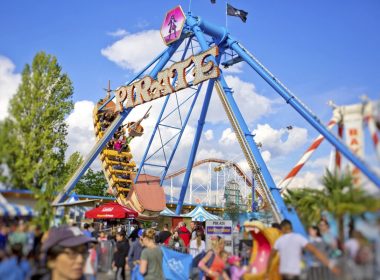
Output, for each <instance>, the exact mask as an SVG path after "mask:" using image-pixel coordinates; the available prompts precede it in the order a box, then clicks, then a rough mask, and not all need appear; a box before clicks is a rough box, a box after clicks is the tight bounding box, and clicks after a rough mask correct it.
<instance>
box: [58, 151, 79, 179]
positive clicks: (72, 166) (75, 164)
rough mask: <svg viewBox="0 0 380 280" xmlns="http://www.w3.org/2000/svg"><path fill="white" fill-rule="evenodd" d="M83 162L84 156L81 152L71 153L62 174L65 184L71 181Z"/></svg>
mask: <svg viewBox="0 0 380 280" xmlns="http://www.w3.org/2000/svg"><path fill="white" fill-rule="evenodd" d="M82 162H83V157H82V155H81V154H80V153H79V152H74V153H72V154H71V155H70V157H69V158H68V159H67V161H66V162H65V167H64V169H63V172H62V174H61V181H62V182H63V184H66V183H67V182H68V181H69V179H70V178H71V176H72V175H73V174H74V173H75V171H76V170H77V169H78V168H79V166H80V165H81V164H82Z"/></svg>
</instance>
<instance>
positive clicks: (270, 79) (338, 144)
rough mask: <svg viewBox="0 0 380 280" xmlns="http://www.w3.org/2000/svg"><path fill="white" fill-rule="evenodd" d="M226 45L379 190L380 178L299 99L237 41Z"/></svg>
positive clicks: (230, 40)
mask: <svg viewBox="0 0 380 280" xmlns="http://www.w3.org/2000/svg"><path fill="white" fill-rule="evenodd" d="M227 43H228V45H229V46H230V48H232V49H233V50H234V51H236V52H237V53H238V54H239V56H240V57H242V58H243V59H244V60H245V61H246V62H247V63H248V64H249V65H250V66H251V67H252V68H253V69H254V70H255V71H256V72H257V73H258V74H259V75H260V76H261V77H262V78H263V79H264V80H265V81H266V82H267V83H268V84H269V85H270V86H271V87H272V88H273V89H274V90H275V91H276V92H277V93H278V94H280V95H281V97H282V98H284V100H285V101H286V103H288V104H290V106H292V107H293V108H294V109H295V110H296V111H297V112H298V113H299V114H300V115H301V116H302V117H303V118H304V119H305V120H306V121H307V122H308V123H309V124H311V125H312V126H313V127H314V128H315V129H316V130H317V131H318V132H319V133H321V134H322V135H323V136H324V137H325V138H326V139H327V140H328V141H329V142H330V143H331V144H332V145H333V146H334V147H335V148H336V149H337V150H339V151H340V152H341V153H342V154H343V155H344V156H345V157H346V158H347V159H348V160H349V161H351V162H352V163H353V164H354V165H355V166H356V167H358V168H359V169H360V171H362V172H363V173H364V174H365V175H366V176H367V177H368V179H370V180H371V181H372V182H373V183H374V184H375V185H376V186H377V187H378V188H380V178H379V177H378V176H377V175H376V173H375V172H373V171H372V170H371V169H370V168H369V167H368V166H367V165H366V164H365V163H364V162H363V161H362V160H360V159H359V158H358V157H357V156H356V155H355V154H354V153H353V152H351V150H350V149H349V148H348V147H347V146H346V145H345V144H343V143H342V141H341V140H339V139H338V138H337V137H336V136H335V135H334V134H333V133H331V132H330V131H329V130H328V129H327V128H326V127H325V126H324V125H323V124H322V123H321V122H320V120H319V119H318V118H317V117H316V116H315V115H314V114H313V113H312V112H311V111H310V110H308V109H307V108H306V107H305V106H304V105H303V104H302V103H301V102H300V101H299V99H298V98H297V97H296V96H294V95H293V94H292V93H291V92H290V90H289V89H287V88H286V87H285V86H284V85H283V84H282V83H281V82H280V81H279V80H278V79H277V78H276V77H275V76H274V75H273V74H272V73H270V72H269V71H268V70H267V69H266V68H265V67H264V66H263V65H262V64H261V63H260V62H259V61H258V60H256V59H254V58H253V57H252V56H251V55H249V54H248V53H247V52H246V51H245V49H243V48H242V47H241V46H240V45H239V44H238V43H237V41H235V40H233V39H230V38H229V39H228V40H227Z"/></svg>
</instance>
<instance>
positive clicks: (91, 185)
mask: <svg viewBox="0 0 380 280" xmlns="http://www.w3.org/2000/svg"><path fill="white" fill-rule="evenodd" d="M107 186H108V184H107V181H106V179H105V178H104V175H103V172H102V171H94V170H92V169H91V168H89V169H88V170H87V172H86V173H85V174H84V175H83V176H82V178H81V179H80V180H79V182H78V183H77V184H76V186H75V188H74V191H75V192H76V193H77V194H84V195H96V196H110V195H109V194H108V193H107Z"/></svg>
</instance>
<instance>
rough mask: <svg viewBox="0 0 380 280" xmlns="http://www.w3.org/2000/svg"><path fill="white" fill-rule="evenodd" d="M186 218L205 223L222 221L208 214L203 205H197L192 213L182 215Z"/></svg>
mask: <svg viewBox="0 0 380 280" xmlns="http://www.w3.org/2000/svg"><path fill="white" fill-rule="evenodd" d="M182 217H185V218H191V220H192V221H194V222H204V221H210V220H221V219H222V218H220V217H218V216H216V215H213V214H211V213H209V212H207V211H206V210H205V209H204V208H203V207H202V206H201V205H197V207H195V208H194V209H193V211H191V212H190V213H187V214H184V215H182Z"/></svg>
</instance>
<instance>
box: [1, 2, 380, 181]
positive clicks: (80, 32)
mask: <svg viewBox="0 0 380 280" xmlns="http://www.w3.org/2000/svg"><path fill="white" fill-rule="evenodd" d="M216 2H217V3H216V4H215V5H212V4H211V2H210V1H208V0H202V1H201V0H193V1H192V3H191V11H192V13H193V14H195V15H199V16H201V17H202V18H204V19H205V20H208V21H210V22H214V23H216V24H219V25H223V26H225V24H226V17H225V1H220V0H217V1H216ZM229 3H230V4H232V5H233V6H235V7H236V8H240V9H243V10H245V11H248V13H249V14H248V20H247V22H246V23H245V24H244V23H242V22H241V21H240V19H239V18H237V17H228V18H227V25H228V30H229V31H230V33H231V34H232V36H234V37H235V38H236V39H237V40H238V41H239V42H241V43H242V44H243V45H244V46H245V47H246V48H248V49H249V50H250V52H252V53H253V54H254V55H255V56H256V57H257V58H258V59H259V60H260V61H261V62H262V63H263V64H264V65H265V66H267V67H268V68H269V69H270V71H271V72H272V73H274V74H275V75H276V76H277V77H278V78H279V79H280V80H281V81H282V82H283V83H284V84H285V85H286V86H287V87H288V88H290V89H291V90H292V91H293V92H294V93H295V95H297V96H298V97H299V98H300V99H301V100H302V101H304V102H305V103H306V104H307V105H308V106H309V107H310V108H311V109H312V110H313V111H314V112H316V113H317V115H318V116H319V117H320V118H321V120H322V121H323V122H327V121H328V120H329V119H330V117H331V109H330V108H329V107H328V106H327V105H326V103H327V102H328V100H333V101H334V102H335V103H337V104H339V105H344V104H353V103H357V102H359V101H360V99H359V96H360V95H363V94H366V95H367V96H368V97H369V98H370V99H379V96H380V79H379V74H378V73H379V71H378V65H379V62H380V52H379V49H380V37H379V36H377V34H378V33H379V28H380V2H379V1H376V0H373V1H369V0H367V1H353V0H348V1H327V0H322V1H314V2H310V1H302V0H289V1H278V0H277V1H275V0H267V1H243V0H241V1H238V0H233V1H229ZM177 4H180V5H181V6H182V7H183V9H184V11H188V10H189V1H171V0H170V1H145V0H140V1H94V0H92V1H89V0H87V1H47V0H43V1H6V2H4V3H2V7H1V9H0V73H1V74H2V77H0V90H1V91H2V92H0V106H1V110H0V118H3V117H4V116H5V107H6V104H7V100H9V98H10V97H11V96H12V94H14V92H15V89H16V88H17V83H18V81H19V74H20V72H21V71H22V69H23V67H24V65H25V64H26V63H31V61H32V59H33V56H34V55H35V54H36V53H37V52H38V51H45V52H47V53H49V54H53V55H55V56H56V57H57V58H58V61H59V63H60V64H61V65H62V68H63V71H65V72H67V73H68V75H69V77H70V78H71V79H72V81H73V84H74V89H75V91H74V101H75V102H77V105H78V107H76V111H75V112H74V115H73V116H70V117H69V120H68V122H69V124H71V125H72V127H71V128H70V133H71V134H70V135H71V136H70V137H71V138H70V139H69V141H71V142H70V144H71V150H80V151H81V152H83V153H85V150H86V146H87V145H86V144H87V143H85V141H87V140H86V139H89V138H91V137H92V136H91V137H90V136H89V135H87V134H86V133H91V122H90V121H88V120H86V121H82V122H83V123H84V124H83V125H82V126H80V125H77V126H75V125H73V124H74V123H76V122H77V121H78V120H84V119H85V118H88V116H89V112H90V111H91V110H90V108H91V106H92V104H91V102H96V100H97V99H99V98H100V97H101V96H102V95H103V91H102V88H104V87H105V86H106V84H107V81H108V79H110V80H111V82H112V85H113V86H114V87H116V86H120V85H122V84H124V83H126V82H127V81H128V79H129V78H131V77H132V75H133V73H134V72H135V71H136V67H137V65H138V64H139V63H138V61H135V60H133V59H132V58H128V57H127V58H125V56H128V53H127V54H116V53H115V45H116V44H117V42H119V41H122V40H123V39H126V40H129V41H128V44H126V45H125V46H126V48H128V47H130V48H131V49H130V52H129V53H131V52H132V51H136V50H137V51H140V48H141V52H144V51H148V54H147V56H149V55H151V54H150V53H152V54H154V53H155V52H156V51H157V50H160V49H162V48H163V43H162V41H160V40H156V41H154V40H153V41H152V42H148V41H146V42H148V43H147V44H144V36H146V35H147V34H150V33H149V31H151V32H153V33H151V34H156V33H154V32H156V31H157V30H158V29H159V28H160V25H161V23H162V21H163V18H164V15H165V12H166V11H167V10H169V9H171V8H172V7H174V6H176V5H177ZM116 31H119V32H116ZM116 33H118V35H117V34H116ZM150 38H151V39H152V38H153V36H150ZM134 39H136V41H134ZM139 40H140V41H139ZM155 42H156V43H155ZM107 48H108V50H109V52H108V54H107V52H106V51H105V50H107ZM119 51H120V49H119ZM140 55H141V54H140ZM133 56H134V54H133ZM136 57H138V55H137V56H136ZM152 58H153V56H152ZM126 62H127V63H126ZM123 63H124V64H123ZM1 69H2V70H1ZM226 75H230V76H231V80H230V81H232V82H233V83H234V81H235V82H236V84H241V82H244V83H246V86H248V87H249V86H251V88H250V89H251V90H252V91H253V92H255V94H257V96H259V97H260V98H261V97H263V98H262V99H260V100H261V101H263V100H264V102H269V103H268V104H270V105H268V106H269V108H268V110H264V111H263V112H262V114H259V115H257V116H255V117H251V116H250V115H249V113H248V114H246V115H245V117H246V119H247V122H248V123H249V124H250V128H251V129H252V130H254V129H258V125H262V126H263V127H264V126H265V125H267V127H266V128H267V130H266V133H269V136H268V135H265V137H264V136H263V138H264V139H267V138H268V137H269V138H271V139H272V140H273V139H274V138H275V137H270V136H271V135H270V133H277V134H278V137H279V138H278V139H279V140H278V141H280V142H275V141H274V140H273V141H274V142H273V143H270V144H268V146H267V152H269V153H270V154H271V157H270V160H269V161H268V164H269V166H270V168H271V170H273V176H274V177H275V178H277V179H280V178H281V177H283V176H284V175H285V174H286V173H287V171H289V166H292V165H293V164H294V163H295V162H296V161H297V160H298V158H299V157H300V156H301V155H302V153H303V151H304V150H305V149H306V147H307V146H308V144H310V142H311V141H312V139H313V138H314V137H315V136H317V133H316V132H314V131H313V129H312V128H311V127H310V126H309V125H308V124H307V123H306V122H305V121H304V120H302V119H301V118H300V117H299V116H298V115H297V114H296V113H294V112H293V110H292V109H291V108H289V106H287V105H284V102H283V101H282V100H281V99H280V98H279V96H278V95H277V94H276V93H275V92H274V91H273V90H272V89H271V88H270V87H269V86H268V85H267V84H266V83H265V82H264V81H262V80H261V79H260V78H259V77H258V76H257V75H256V74H255V73H254V71H253V70H251V69H250V68H249V67H248V66H246V65H245V66H241V68H239V72H235V73H226ZM234 79H235V80H234ZM236 79H238V80H236ZM237 99H238V97H237ZM85 101H86V102H87V103H86V102H85ZM260 104H261V103H260ZM261 105H262V104H261ZM261 105H258V106H261ZM242 111H243V113H244V112H249V110H246V111H244V110H243V109H242ZM70 120H71V123H70ZM152 122H154V121H153V120H152ZM286 125H293V126H295V127H296V128H297V129H299V130H296V131H295V132H294V135H296V134H297V133H298V134H297V135H296V136H294V138H297V139H298V140H297V139H295V140H294V142H288V144H286V142H287V140H288V137H290V132H287V131H285V130H284V128H285V127H286ZM148 126H149V125H148ZM268 126H269V127H268ZM228 127H229V125H228V123H226V122H223V121H219V122H218V121H216V122H212V121H211V122H209V123H207V124H206V127H205V131H206V130H212V134H213V137H212V140H209V142H210V143H209V144H205V145H204V146H203V149H204V150H210V149H209V147H215V146H217V144H220V143H221V141H222V140H223V139H222V137H223V132H225V131H226V129H228ZM263 127H262V128H263ZM269 128H270V129H269ZM263 133H265V132H263ZM292 133H293V132H292ZM148 135H149V134H148ZM148 135H146V136H148ZM225 136H226V137H227V136H228V131H227V132H225ZM91 139H93V138H91ZM224 140H225V139H224ZM90 141H93V140H90ZM267 141H268V140H267ZM282 144H284V145H283V146H284V148H283V151H280V152H279V151H278V149H277V151H276V149H275V147H276V145H282ZM207 145H209V146H207ZM231 145H232V144H231ZM234 145H236V143H235V144H234ZM366 146H367V147H369V148H367V150H370V149H371V148H372V146H371V144H370V143H367V145H366ZM218 148H219V149H218V151H219V152H221V154H222V155H224V156H225V157H233V156H232V155H231V154H229V153H228V152H227V151H226V150H223V149H226V145H225V146H223V145H222V146H220V145H219V146H218ZM200 149H202V146H200ZM284 149H288V150H286V151H285V150H284ZM263 150H265V143H264V147H263ZM329 152H330V148H329V146H328V145H326V144H325V145H323V146H322V147H321V149H320V151H319V153H318V154H316V156H315V158H314V157H313V160H314V163H315V164H316V165H318V162H324V163H326V158H327V161H328V154H329ZM236 153H237V152H236ZM368 159H369V160H370V161H373V160H375V159H374V157H369V158H368ZM136 160H138V156H137V157H136ZM240 160H241V159H240ZM316 162H317V163H316ZM181 164H182V163H181ZM178 165H180V164H179V163H178ZM178 167H179V166H178ZM306 170H307V169H306ZM321 170H322V169H321V166H319V169H315V168H314V169H313V168H311V167H310V169H309V171H310V174H312V175H310V177H309V179H305V178H304V179H305V180H304V181H302V182H300V184H301V183H307V184H309V183H310V182H313V181H315V180H316V178H318V177H319V176H320V175H321V172H322V171H321ZM303 176H306V175H305V174H303Z"/></svg>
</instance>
